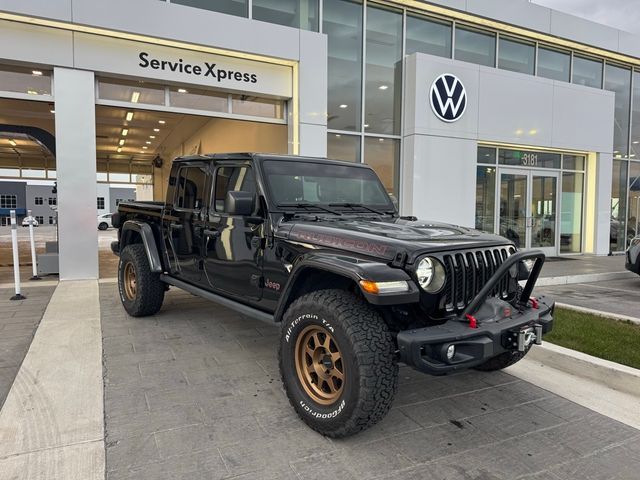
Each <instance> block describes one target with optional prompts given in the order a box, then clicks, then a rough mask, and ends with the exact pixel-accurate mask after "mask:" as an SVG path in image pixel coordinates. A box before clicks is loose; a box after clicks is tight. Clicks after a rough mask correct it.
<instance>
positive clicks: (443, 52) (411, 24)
mask: <svg viewBox="0 0 640 480" xmlns="http://www.w3.org/2000/svg"><path fill="white" fill-rule="evenodd" d="M405 50H406V54H407V55H411V54H412V53H416V52H421V53H428V54H430V55H437V56H439V57H447V58H451V24H450V23H448V22H440V21H437V20H433V19H426V18H424V17H419V16H417V15H411V14H407V44H406V46H405Z"/></svg>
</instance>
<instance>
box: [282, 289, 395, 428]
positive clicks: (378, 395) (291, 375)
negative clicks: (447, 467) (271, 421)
mask: <svg viewBox="0 0 640 480" xmlns="http://www.w3.org/2000/svg"><path fill="white" fill-rule="evenodd" d="M394 351H395V348H394V343H393V339H392V337H391V334H390V333H389V330H388V329H387V325H386V324H385V323H384V321H383V319H382V317H381V316H380V315H379V314H378V312H376V311H375V310H374V309H373V308H372V307H371V306H370V305H369V304H367V303H366V302H364V301H363V300H362V299H361V298H358V297H357V296H355V295H354V294H352V293H349V292H346V291H343V290H321V291H317V292H312V293H309V294H307V295H304V296H302V297H300V298H298V299H297V300H295V301H294V302H293V303H292V304H291V306H290V307H289V309H288V310H287V312H286V313H285V315H284V319H283V322H282V334H281V339H280V350H279V362H280V373H281V375H282V383H283V384H284V387H285V390H286V392H287V396H288V397H289V401H290V402H291V405H292V406H293V408H294V409H295V411H296V412H297V413H298V415H299V416H300V418H301V419H302V420H303V421H304V422H305V423H306V424H307V425H308V426H310V427H311V428H312V429H314V430H316V431H317V432H319V433H321V434H322V435H326V436H328V437H333V438H339V437H346V436H348V435H352V434H354V433H356V432H359V431H361V430H364V429H366V428H368V427H370V426H372V425H374V424H375V423H377V422H378V421H380V420H381V419H382V418H383V417H384V416H385V415H386V414H387V412H388V411H389V409H390V408H391V404H392V402H393V397H394V395H395V392H396V389H397V384H398V364H397V362H396V358H395V355H394Z"/></svg>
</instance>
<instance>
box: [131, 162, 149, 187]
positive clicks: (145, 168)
mask: <svg viewBox="0 0 640 480" xmlns="http://www.w3.org/2000/svg"><path fill="white" fill-rule="evenodd" d="M131 181H132V182H133V183H144V184H147V185H152V184H153V166H152V165H151V164H149V163H140V162H132V163H131Z"/></svg>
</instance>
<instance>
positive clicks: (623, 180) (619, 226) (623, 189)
mask: <svg viewBox="0 0 640 480" xmlns="http://www.w3.org/2000/svg"><path fill="white" fill-rule="evenodd" d="M628 163H629V162H628V161H626V160H613V174H612V180H611V228H610V231H609V237H610V246H611V251H612V252H621V251H623V250H624V249H625V248H626V245H625V239H624V237H625V233H624V232H625V231H626V222H625V216H626V211H627V164H628Z"/></svg>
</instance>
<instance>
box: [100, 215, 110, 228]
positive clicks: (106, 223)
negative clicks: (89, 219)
mask: <svg viewBox="0 0 640 480" xmlns="http://www.w3.org/2000/svg"><path fill="white" fill-rule="evenodd" d="M111 215H112V214H111V213H104V214H102V215H98V230H106V229H107V228H112V227H113V225H112V224H111Z"/></svg>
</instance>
